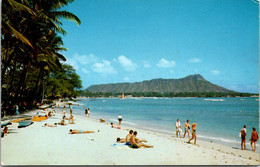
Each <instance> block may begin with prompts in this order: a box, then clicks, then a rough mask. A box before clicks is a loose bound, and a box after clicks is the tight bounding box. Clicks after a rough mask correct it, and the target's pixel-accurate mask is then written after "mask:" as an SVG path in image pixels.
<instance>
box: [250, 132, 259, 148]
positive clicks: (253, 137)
mask: <svg viewBox="0 0 260 167" xmlns="http://www.w3.org/2000/svg"><path fill="white" fill-rule="evenodd" d="M257 140H258V134H257V132H256V129H255V128H253V132H252V135H251V138H250V139H249V141H251V143H250V144H251V147H252V150H253V151H255V149H256V142H257ZM253 144H254V147H253Z"/></svg>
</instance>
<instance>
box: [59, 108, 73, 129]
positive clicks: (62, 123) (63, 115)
mask: <svg viewBox="0 0 260 167" xmlns="http://www.w3.org/2000/svg"><path fill="white" fill-rule="evenodd" d="M65 120H68V124H75V122H74V117H73V115H72V107H70V117H69V118H67V117H66V106H64V107H63V109H62V119H61V122H60V123H59V124H60V125H67V124H65Z"/></svg>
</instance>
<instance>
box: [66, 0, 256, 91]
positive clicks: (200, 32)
mask: <svg viewBox="0 0 260 167" xmlns="http://www.w3.org/2000/svg"><path fill="white" fill-rule="evenodd" d="M64 10H68V11H70V12H72V13H74V14H76V15H77V16H78V17H79V18H80V20H81V22H82V24H81V25H80V26H77V25H76V24H75V23H74V22H70V21H66V20H63V26H62V27H63V28H64V29H65V30H66V31H67V32H68V35H66V36H64V37H63V41H64V45H65V47H66V48H68V51H66V52H62V54H63V55H65V57H66V58H67V61H66V63H67V64H70V65H72V66H73V67H74V68H75V69H76V72H77V74H78V75H80V77H81V80H82V84H83V87H84V88H87V87H88V86H90V85H93V84H104V83H119V82H140V81H143V80H150V79H155V78H165V79H166V78H167V79H168V78H173V79H177V78H183V77H185V76H187V75H192V74H201V75H202V76H203V77H204V78H205V79H206V80H208V81H210V82H212V83H214V84H217V85H220V86H223V87H225V88H228V89H231V90H235V91H239V92H251V93H257V92H259V84H258V83H259V54H258V53H259V39H258V37H259V32H258V28H259V26H258V14H259V10H258V5H257V4H256V3H255V2H253V1H251V0H163V1H161V0H76V1H75V2H73V3H71V4H69V5H68V7H66V8H64Z"/></svg>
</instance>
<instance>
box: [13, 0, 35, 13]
mask: <svg viewBox="0 0 260 167" xmlns="http://www.w3.org/2000/svg"><path fill="white" fill-rule="evenodd" d="M8 3H9V4H10V6H12V8H13V10H14V11H26V12H28V13H30V14H32V15H36V14H35V13H34V12H33V10H31V9H30V8H29V7H27V6H25V5H23V4H21V3H19V2H16V1H15V0H8Z"/></svg>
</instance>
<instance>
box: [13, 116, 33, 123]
mask: <svg viewBox="0 0 260 167" xmlns="http://www.w3.org/2000/svg"><path fill="white" fill-rule="evenodd" d="M29 118H31V117H25V118H18V119H14V120H12V121H11V122H13V123H18V122H19V121H22V120H25V119H29Z"/></svg>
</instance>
